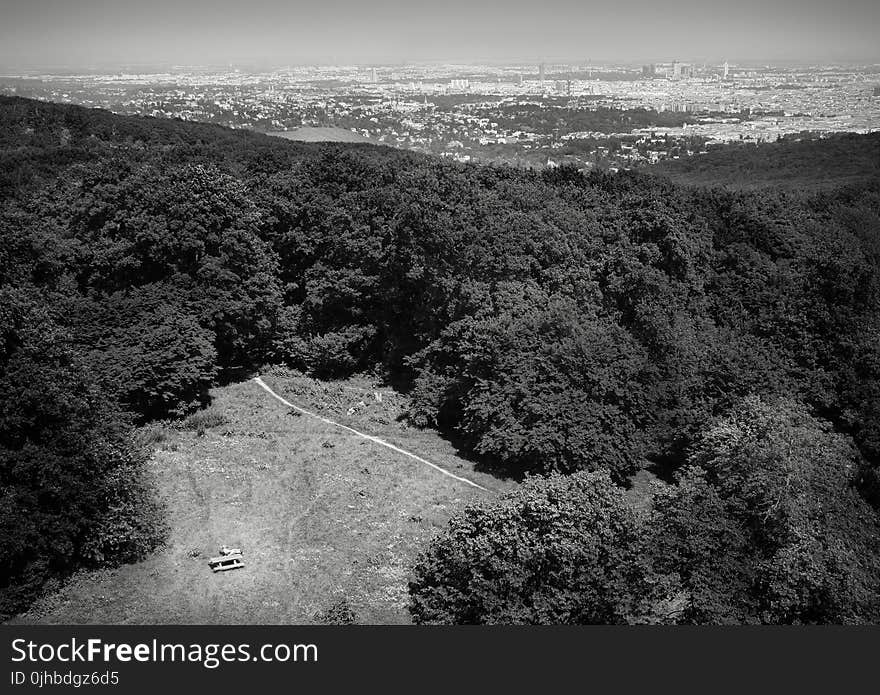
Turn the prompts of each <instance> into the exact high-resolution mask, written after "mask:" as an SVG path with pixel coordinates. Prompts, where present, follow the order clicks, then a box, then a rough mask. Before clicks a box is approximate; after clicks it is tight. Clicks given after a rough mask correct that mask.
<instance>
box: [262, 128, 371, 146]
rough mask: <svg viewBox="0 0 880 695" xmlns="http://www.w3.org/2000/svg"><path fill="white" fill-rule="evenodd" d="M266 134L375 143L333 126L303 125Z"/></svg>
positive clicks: (305, 140) (307, 139)
mask: <svg viewBox="0 0 880 695" xmlns="http://www.w3.org/2000/svg"><path fill="white" fill-rule="evenodd" d="M266 135H273V136H275V137H279V138H285V139H287V140H297V141H299V142H371V143H373V144H377V143H376V141H375V140H372V139H370V138H366V137H364V136H363V135H360V134H359V133H355V132H352V131H351V130H347V129H345V128H333V127H313V126H303V127H301V128H296V129H295V130H284V131H277V132H268V133H266Z"/></svg>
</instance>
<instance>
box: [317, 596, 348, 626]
mask: <svg viewBox="0 0 880 695" xmlns="http://www.w3.org/2000/svg"><path fill="white" fill-rule="evenodd" d="M314 620H315V622H316V623H319V624H321V625H356V624H357V622H358V617H357V614H356V613H355V612H354V610H353V609H352V607H351V606H350V605H349V603H348V599H345V598H343V599H340V600H339V601H337V602H336V603H334V604H332V605H330V606H328V607H327V608H324V609H323V610H320V611H318V612H317V613H315V618H314Z"/></svg>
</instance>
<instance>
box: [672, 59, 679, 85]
mask: <svg viewBox="0 0 880 695" xmlns="http://www.w3.org/2000/svg"><path fill="white" fill-rule="evenodd" d="M672 79H673V80H680V79H681V63H679V62H678V61H677V60H673V61H672Z"/></svg>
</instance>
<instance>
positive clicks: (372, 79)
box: [370, 68, 379, 84]
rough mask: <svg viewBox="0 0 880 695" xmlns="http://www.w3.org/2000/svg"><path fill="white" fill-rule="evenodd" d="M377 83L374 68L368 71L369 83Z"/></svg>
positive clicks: (377, 78) (377, 77)
mask: <svg viewBox="0 0 880 695" xmlns="http://www.w3.org/2000/svg"><path fill="white" fill-rule="evenodd" d="M378 81H379V76H378V75H377V74H376V68H371V69H370V82H372V83H373V84H376V83H377V82H378Z"/></svg>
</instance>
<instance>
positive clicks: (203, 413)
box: [183, 408, 228, 432]
mask: <svg viewBox="0 0 880 695" xmlns="http://www.w3.org/2000/svg"><path fill="white" fill-rule="evenodd" d="M227 422H228V421H227V419H226V416H225V415H224V414H223V413H221V412H219V411H217V410H214V409H213V408H208V409H206V410H199V411H198V412H195V413H193V414H192V415H190V416H189V417H188V418H186V420H184V421H183V429H187V430H193V431H194V432H195V431H199V430H209V429H211V428H212V427H219V426H220V425H225V424H226V423H227Z"/></svg>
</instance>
